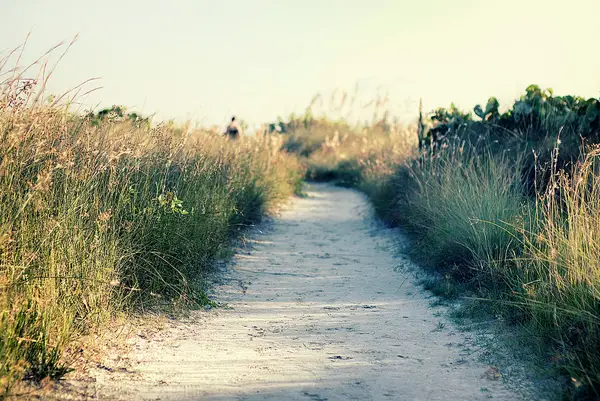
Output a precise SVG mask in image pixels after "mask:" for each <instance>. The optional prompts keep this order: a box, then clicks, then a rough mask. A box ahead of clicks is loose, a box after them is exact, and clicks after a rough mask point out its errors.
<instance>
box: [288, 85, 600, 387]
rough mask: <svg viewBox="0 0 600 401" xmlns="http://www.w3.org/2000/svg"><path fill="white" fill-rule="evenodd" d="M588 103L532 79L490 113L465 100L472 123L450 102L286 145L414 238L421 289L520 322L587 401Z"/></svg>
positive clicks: (591, 115) (597, 204) (590, 369)
mask: <svg viewBox="0 0 600 401" xmlns="http://www.w3.org/2000/svg"><path fill="white" fill-rule="evenodd" d="M490 105H491V106H490ZM598 107H600V103H599V102H598V100H597V99H587V100H586V99H581V98H576V97H571V96H566V97H553V96H552V94H551V92H549V91H548V92H545V91H541V90H540V89H539V88H538V87H536V86H530V87H528V88H527V91H526V94H525V95H524V96H522V97H521V98H520V100H518V101H516V102H515V105H514V107H513V109H511V110H509V111H508V112H506V113H505V114H502V115H501V114H500V113H499V112H498V111H497V102H496V101H495V99H494V98H492V99H490V101H489V102H488V105H487V106H486V110H488V109H489V110H488V111H489V112H488V111H486V113H483V112H482V111H481V108H479V110H478V108H477V107H476V108H475V110H476V112H477V111H479V112H480V114H482V116H483V117H481V116H480V117H481V119H482V120H481V121H473V119H472V116H471V115H470V114H465V113H462V112H460V111H459V110H457V109H455V108H452V109H450V110H445V109H439V110H437V111H436V112H435V113H434V116H433V117H432V120H433V121H427V120H426V119H424V118H423V116H421V118H420V119H419V126H418V127H417V129H416V130H415V129H412V128H408V129H403V130H397V131H396V132H393V129H392V130H390V126H389V125H388V126H386V125H381V124H380V125H373V126H371V127H367V128H366V129H363V130H361V131H356V130H355V131H353V130H352V128H351V127H350V126H348V125H345V126H340V125H339V123H336V124H331V126H327V124H324V123H323V121H320V123H319V126H318V129H312V130H311V127H310V125H309V126H308V127H307V126H306V125H304V126H301V127H300V129H299V130H298V131H297V132H293V135H292V139H291V142H293V144H294V146H295V148H297V149H309V150H310V151H306V152H305V153H304V154H302V156H304V158H305V160H306V161H307V163H308V166H309V169H308V171H309V173H312V176H311V175H309V178H321V179H329V180H334V181H337V182H338V183H341V184H343V185H351V186H354V187H356V188H359V189H362V190H363V191H365V192H366V193H367V195H368V196H369V198H370V199H371V201H372V203H373V205H374V207H375V209H376V211H377V212H378V214H379V215H380V216H381V217H382V218H383V219H384V220H386V221H387V222H388V223H390V224H393V225H401V226H403V228H404V229H405V230H406V231H408V232H409V233H410V234H411V235H412V238H413V240H414V244H415V247H414V248H415V252H414V255H415V257H417V258H418V259H419V260H420V262H421V264H422V266H424V267H426V268H428V269H429V270H430V271H432V272H433V273H434V277H436V280H434V283H432V282H429V288H431V289H433V290H434V291H435V292H436V293H438V294H439V295H445V296H449V297H461V296H469V297H470V298H472V299H478V300H481V301H483V302H484V303H483V304H481V305H480V306H485V308H477V310H481V309H485V310H487V311H489V312H490V313H491V314H492V315H494V316H500V317H502V318H503V319H504V321H505V322H507V323H509V324H519V325H523V326H525V327H526V328H527V332H528V333H531V341H532V345H535V347H536V348H537V349H539V350H541V351H542V352H543V355H541V356H540V358H550V359H551V360H552V361H554V363H555V364H556V366H557V367H559V368H560V369H559V371H560V372H561V373H563V374H566V375H568V376H569V377H570V378H571V379H570V382H571V386H569V388H568V389H567V390H568V392H569V393H571V394H572V395H574V398H575V399H597V398H599V397H600V287H599V286H600V270H599V266H600V167H599V166H600V150H599V149H598V148H597V147H592V148H588V150H587V151H586V152H581V149H582V143H583V144H586V145H590V144H594V143H598V138H599V137H598V121H599V120H598V118H599V116H600V114H598ZM436 121H437V122H436ZM431 125H433V127H431ZM382 127H385V128H386V129H382ZM417 134H418V135H417ZM417 137H418V138H419V140H420V143H419V150H418V151H417V146H416V144H415V142H414V139H417ZM557 139H560V140H557ZM305 145H306V146H305ZM596 146H597V145H596ZM558 149H560V152H558ZM578 397H581V398H578ZM585 397H589V398H585Z"/></svg>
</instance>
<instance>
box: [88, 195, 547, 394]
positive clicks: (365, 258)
mask: <svg viewBox="0 0 600 401" xmlns="http://www.w3.org/2000/svg"><path fill="white" fill-rule="evenodd" d="M398 241H400V243H402V242H403V239H402V235H401V234H400V233H398V232H396V231H393V230H390V229H387V228H384V227H382V226H381V225H380V224H379V223H378V222H377V220H376V219H375V218H374V217H373V214H372V211H371V208H370V206H369V205H368V202H367V200H366V199H365V198H364V196H363V195H361V194H360V193H358V192H356V191H352V190H348V189H342V188H336V187H333V186H328V185H311V187H310V189H309V191H308V196H306V197H304V198H296V199H294V200H293V201H291V202H290V203H289V204H288V205H287V206H286V207H285V208H284V209H283V210H282V211H281V213H280V214H279V216H277V217H276V218H274V219H273V221H272V222H271V223H269V224H263V225H261V226H259V227H257V228H255V229H252V230H250V231H249V233H248V240H247V241H246V246H245V247H242V248H241V249H240V250H239V251H238V253H237V255H236V256H235V257H234V260H233V262H232V263H230V264H229V265H228V266H227V267H226V268H223V271H222V272H221V274H220V275H219V278H220V283H218V284H217V285H216V286H215V287H214V289H213V293H212V294H211V298H212V299H214V300H216V301H218V302H220V303H224V304H225V306H224V307H220V308H214V309H211V310H207V311H196V312H193V313H192V314H191V316H189V317H188V318H185V319H174V320H168V321H167V322H166V323H164V324H163V328H162V329H161V330H158V331H156V330H154V331H151V332H150V333H149V334H143V332H142V331H139V332H138V333H137V334H136V335H133V336H131V338H130V350H129V351H128V352H127V353H126V354H124V355H119V354H113V355H110V356H109V357H107V359H106V361H105V362H104V363H103V364H99V365H98V366H96V368H95V369H93V370H92V371H91V372H90V375H91V376H93V378H94V380H95V383H94V389H93V393H92V394H90V395H89V396H88V397H89V398H94V399H106V400H108V399H114V400H181V401H186V400H190V401H191V400H305V401H319V400H320V401H325V400H329V401H333V400H488V399H494V400H522V399H536V400H538V399H543V398H539V397H538V396H531V394H530V393H529V392H528V391H526V390H525V389H527V388H532V387H535V385H534V384H531V383H529V382H528V380H529V379H527V378H519V379H518V380H517V379H515V378H511V379H510V380H508V379H507V377H506V375H505V374H504V372H505V371H506V370H508V369H509V368H510V367H508V366H494V365H490V364H484V363H482V362H480V360H479V358H478V357H477V353H476V352H473V349H477V347H478V346H479V345H478V344H476V339H474V338H473V336H472V335H471V334H469V333H466V332H463V331H461V330H459V328H458V327H456V326H455V325H454V324H453V322H452V321H451V320H449V319H448V318H446V317H445V309H444V307H441V306H431V299H429V298H430V297H431V295H430V294H428V293H427V292H426V291H424V290H423V289H421V288H420V287H419V286H417V285H415V284H414V283H413V281H414V280H413V278H414V276H413V275H412V274H411V272H410V271H411V268H412V267H413V266H411V265H410V262H409V261H408V259H407V258H404V257H402V255H401V254H400V255H399V254H398V243H399V242H398ZM515 381H518V383H515Z"/></svg>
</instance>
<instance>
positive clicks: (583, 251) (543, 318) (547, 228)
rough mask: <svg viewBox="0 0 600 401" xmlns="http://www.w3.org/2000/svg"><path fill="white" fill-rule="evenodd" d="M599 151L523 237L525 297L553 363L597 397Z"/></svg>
mask: <svg viewBox="0 0 600 401" xmlns="http://www.w3.org/2000/svg"><path fill="white" fill-rule="evenodd" d="M599 167H600V148H593V149H591V150H589V151H588V153H587V154H586V155H585V158H584V159H583V160H582V161H581V162H579V163H578V164H577V165H576V166H575V167H574V168H573V171H572V172H571V174H567V173H565V172H564V171H560V172H557V174H555V175H553V177H552V179H551V184H550V186H549V187H548V189H547V191H546V192H545V194H543V196H540V197H539V199H538V201H537V206H536V208H537V210H536V211H537V213H538V215H539V216H540V218H539V219H538V220H536V226H535V227H534V230H533V231H529V232H526V233H525V235H524V241H523V244H524V254H525V258H524V259H523V261H519V263H518V265H517V267H518V269H519V270H520V272H521V275H522V277H520V278H517V277H515V278H513V280H515V279H517V280H516V281H517V282H515V283H514V284H518V283H519V282H520V283H521V284H520V285H521V286H522V291H521V292H520V296H521V297H522V298H523V300H524V301H525V302H526V305H527V307H528V310H529V312H530V313H531V323H532V324H533V325H534V327H535V329H536V331H537V332H540V333H543V335H544V336H545V337H546V338H550V339H552V341H553V345H554V352H555V355H554V358H555V359H557V360H558V361H559V363H560V364H561V365H562V366H564V367H565V368H566V369H567V371H568V372H569V373H570V374H571V375H572V377H574V378H576V379H577V380H579V383H580V384H584V385H588V387H591V388H595V391H594V394H595V395H596V396H598V391H599V390H600V386H599V385H600V168H599Z"/></svg>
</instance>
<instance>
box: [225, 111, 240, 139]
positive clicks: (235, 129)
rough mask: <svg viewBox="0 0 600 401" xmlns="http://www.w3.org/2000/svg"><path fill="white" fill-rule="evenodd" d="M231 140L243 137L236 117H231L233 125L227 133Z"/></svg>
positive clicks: (229, 126) (230, 125)
mask: <svg viewBox="0 0 600 401" xmlns="http://www.w3.org/2000/svg"><path fill="white" fill-rule="evenodd" d="M225 134H226V135H227V136H229V138H230V139H238V138H239V137H240V135H242V128H241V127H240V126H239V124H238V123H237V121H236V119H235V116H233V117H231V123H230V124H229V125H228V126H227V131H226V132H225Z"/></svg>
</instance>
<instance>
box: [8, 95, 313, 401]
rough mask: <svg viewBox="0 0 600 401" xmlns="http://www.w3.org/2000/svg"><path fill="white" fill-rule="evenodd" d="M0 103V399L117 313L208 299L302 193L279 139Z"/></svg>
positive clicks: (59, 368)
mask: <svg viewBox="0 0 600 401" xmlns="http://www.w3.org/2000/svg"><path fill="white" fill-rule="evenodd" d="M0 104H4V105H5V106H3V107H2V108H0V136H1V137H2V141H1V143H0V398H2V397H3V396H4V395H6V394H8V392H9V391H10V389H11V387H12V386H13V385H14V384H15V383H16V382H18V381H19V380H21V379H23V378H28V379H31V380H34V381H41V380H43V379H45V378H47V377H49V378H60V377H61V376H63V375H64V374H65V373H66V372H68V370H69V367H68V366H67V365H65V363H64V362H63V359H62V355H63V350H64V349H65V347H66V346H67V345H68V344H69V342H71V341H72V340H73V339H75V338H77V337H78V336H79V335H81V334H85V333H89V332H90V330H93V329H95V328H97V327H100V326H101V325H102V324H103V323H105V322H107V321H108V320H109V319H111V318H112V317H114V316H115V315H117V314H119V313H122V312H124V311H131V310H135V309H136V308H139V307H141V306H144V307H147V306H160V307H168V308H172V307H175V308H178V307H182V306H188V305H190V306H191V305H194V304H202V303H207V302H210V301H209V300H208V298H207V297H206V295H205V294H204V293H203V292H202V287H203V285H202V282H201V280H202V277H203V276H204V275H205V274H206V273H208V272H210V270H211V267H212V265H213V264H212V262H213V260H214V259H215V258H216V257H218V256H220V255H222V254H224V253H226V252H225V251H226V250H227V248H228V246H229V242H230V239H231V238H232V237H233V236H236V235H238V233H239V232H240V231H241V230H243V229H244V228H245V227H247V226H248V225H250V224H254V223H255V222H257V221H258V220H259V219H260V218H261V216H263V214H264V213H265V212H266V211H267V210H268V209H269V208H271V207H273V206H274V205H276V204H277V203H278V202H279V201H281V200H283V199H285V198H286V197H288V196H289V195H291V194H292V193H294V192H295V191H298V190H299V189H300V188H301V181H302V178H303V173H304V172H303V170H302V167H301V166H300V164H299V163H298V162H297V161H296V159H295V158H294V157H291V156H288V155H287V154H286V153H285V152H281V151H280V148H281V142H280V141H279V140H278V139H277V138H272V137H266V138H243V139H242V140H240V141H237V142H235V143H232V142H230V141H228V140H227V139H224V138H222V137H219V136H218V135H215V134H211V133H209V132H203V131H199V130H198V131H191V130H186V129H185V128H180V127H175V126H172V125H159V126H158V127H156V128H151V127H150V126H149V125H147V124H144V125H140V124H136V122H133V121H126V120H121V119H118V118H117V119H113V120H106V121H101V122H99V123H98V121H93V120H91V119H89V118H87V117H84V116H79V115H77V114H73V113H70V112H69V111H68V110H65V109H58V108H51V107H45V106H40V105H39V104H30V105H28V106H23V107H14V106H13V107H7V104H8V103H1V102H0Z"/></svg>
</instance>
